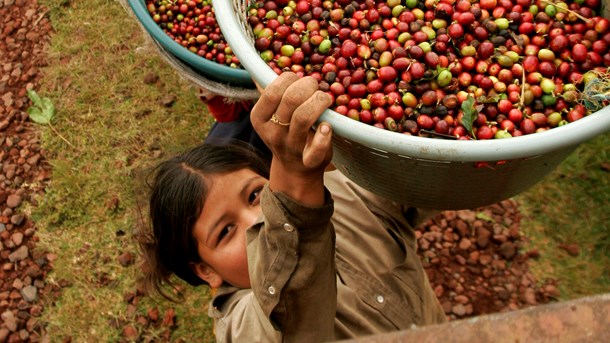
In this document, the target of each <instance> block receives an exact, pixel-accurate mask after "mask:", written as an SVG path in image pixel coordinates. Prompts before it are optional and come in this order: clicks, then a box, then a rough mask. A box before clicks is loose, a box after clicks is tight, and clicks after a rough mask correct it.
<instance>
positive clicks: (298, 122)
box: [290, 91, 332, 137]
mask: <svg viewBox="0 0 610 343" xmlns="http://www.w3.org/2000/svg"><path fill="white" fill-rule="evenodd" d="M331 104H332V98H331V97H330V95H328V94H326V93H324V92H322V91H316V92H315V93H314V94H313V95H312V96H311V97H310V98H309V99H307V100H306V101H305V102H304V103H303V104H302V105H301V106H299V107H298V108H297V109H296V110H295V111H294V114H293V118H292V120H291V123H290V125H291V130H290V131H291V134H294V135H295V136H297V137H298V136H303V137H304V135H305V134H306V133H307V132H308V131H309V130H310V129H311V127H312V126H313V124H314V123H315V122H316V121H317V120H318V118H320V116H321V115H322V113H324V110H326V109H327V108H328V106H330V105H331Z"/></svg>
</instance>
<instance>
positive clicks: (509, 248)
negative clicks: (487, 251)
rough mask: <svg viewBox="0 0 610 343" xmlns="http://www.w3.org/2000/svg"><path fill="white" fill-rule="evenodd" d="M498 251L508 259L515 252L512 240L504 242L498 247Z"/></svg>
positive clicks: (515, 248)
mask: <svg viewBox="0 0 610 343" xmlns="http://www.w3.org/2000/svg"><path fill="white" fill-rule="evenodd" d="M498 253H499V254H500V255H502V257H504V258H505V259H507V260H510V259H512V258H513V257H515V255H516V254H517V247H516V246H515V244H514V243H512V242H504V243H502V245H500V248H498Z"/></svg>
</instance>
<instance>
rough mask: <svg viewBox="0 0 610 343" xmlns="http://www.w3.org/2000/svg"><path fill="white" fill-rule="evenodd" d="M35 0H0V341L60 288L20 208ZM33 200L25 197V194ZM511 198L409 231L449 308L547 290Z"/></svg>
mask: <svg viewBox="0 0 610 343" xmlns="http://www.w3.org/2000/svg"><path fill="white" fill-rule="evenodd" d="M46 13H47V12H46V9H45V8H42V7H40V6H39V5H38V3H37V1H35V0H0V314H1V320H0V343H3V342H26V341H30V342H37V341H43V340H44V339H43V337H44V325H43V323H41V322H40V321H39V320H38V318H39V316H40V314H41V313H42V311H44V306H43V305H42V304H43V303H44V300H45V297H48V295H50V294H51V293H57V292H60V290H61V289H60V286H59V285H50V284H48V283H47V282H45V280H46V275H47V274H48V273H49V272H50V271H51V270H52V262H53V261H54V260H55V259H56V258H57V257H56V255H54V254H52V253H36V252H35V249H34V248H35V246H36V242H37V236H36V226H35V224H34V223H32V222H31V221H30V218H28V217H27V216H26V215H25V214H24V213H22V208H23V206H20V205H22V204H23V203H24V202H32V201H33V197H32V196H33V195H34V194H35V193H38V192H42V191H43V189H44V186H45V184H46V182H47V181H48V179H49V177H50V168H49V166H48V164H47V163H46V162H45V152H44V151H43V149H41V146H40V142H39V137H38V135H37V132H36V131H35V130H34V128H33V125H35V124H32V123H31V122H30V121H29V120H28V115H27V112H26V110H27V108H28V107H29V105H30V104H29V100H28V97H27V93H26V91H27V89H36V88H37V87H38V85H39V80H40V78H41V76H42V75H41V73H40V68H41V67H44V66H45V65H46V62H45V48H46V46H47V45H48V44H49V41H50V34H52V31H51V24H50V23H49V21H48V19H47V17H46V16H45V14H46ZM33 205H34V206H35V204H33ZM519 221H520V216H519V213H518V209H517V204H516V203H515V202H513V201H504V202H502V203H500V204H496V205H493V206H489V207H486V208H483V209H479V210H477V211H447V212H444V213H442V214H440V215H438V216H437V217H436V218H435V219H433V220H430V221H429V222H427V223H426V224H425V225H424V226H423V227H422V229H421V230H420V231H419V232H418V237H419V239H418V242H419V245H420V248H421V251H420V254H421V256H422V258H423V259H424V261H425V262H424V264H425V266H426V270H427V271H428V273H429V275H430V279H431V281H432V284H433V287H434V288H435V291H436V293H437V295H438V297H439V299H440V300H441V303H442V304H443V307H444V308H445V311H446V313H447V315H448V316H449V317H450V318H464V317H470V316H474V315H478V314H484V313H492V312H499V311H507V310H515V309H518V308H522V307H526V306H530V305H535V304H539V303H546V302H548V301H550V300H551V299H552V298H553V297H556V296H557V295H558V294H557V288H556V287H555V286H554V285H553V284H545V285H542V286H540V285H538V283H537V282H536V280H535V279H534V277H533V276H532V275H531V274H530V273H529V272H528V266H527V261H528V259H529V258H530V257H536V256H537V253H536V252H535V251H531V252H526V253H524V252H522V251H521V249H520V247H521V246H522V244H523V237H521V235H520V232H519Z"/></svg>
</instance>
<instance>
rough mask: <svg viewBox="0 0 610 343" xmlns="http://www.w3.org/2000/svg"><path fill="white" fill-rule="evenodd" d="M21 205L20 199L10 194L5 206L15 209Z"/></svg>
mask: <svg viewBox="0 0 610 343" xmlns="http://www.w3.org/2000/svg"><path fill="white" fill-rule="evenodd" d="M19 205H21V197H20V196H19V195H17V194H11V195H9V196H8V197H7V198H6V206H8V207H10V208H15V207H17V206H19Z"/></svg>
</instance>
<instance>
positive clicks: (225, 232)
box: [218, 224, 235, 242]
mask: <svg viewBox="0 0 610 343" xmlns="http://www.w3.org/2000/svg"><path fill="white" fill-rule="evenodd" d="M233 230H235V225H232V224H231V225H227V226H225V227H224V228H223V229H222V231H220V233H219V234H218V242H220V241H222V240H223V239H224V238H225V237H226V236H227V235H228V234H229V233H230V232H231V231H233Z"/></svg>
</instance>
